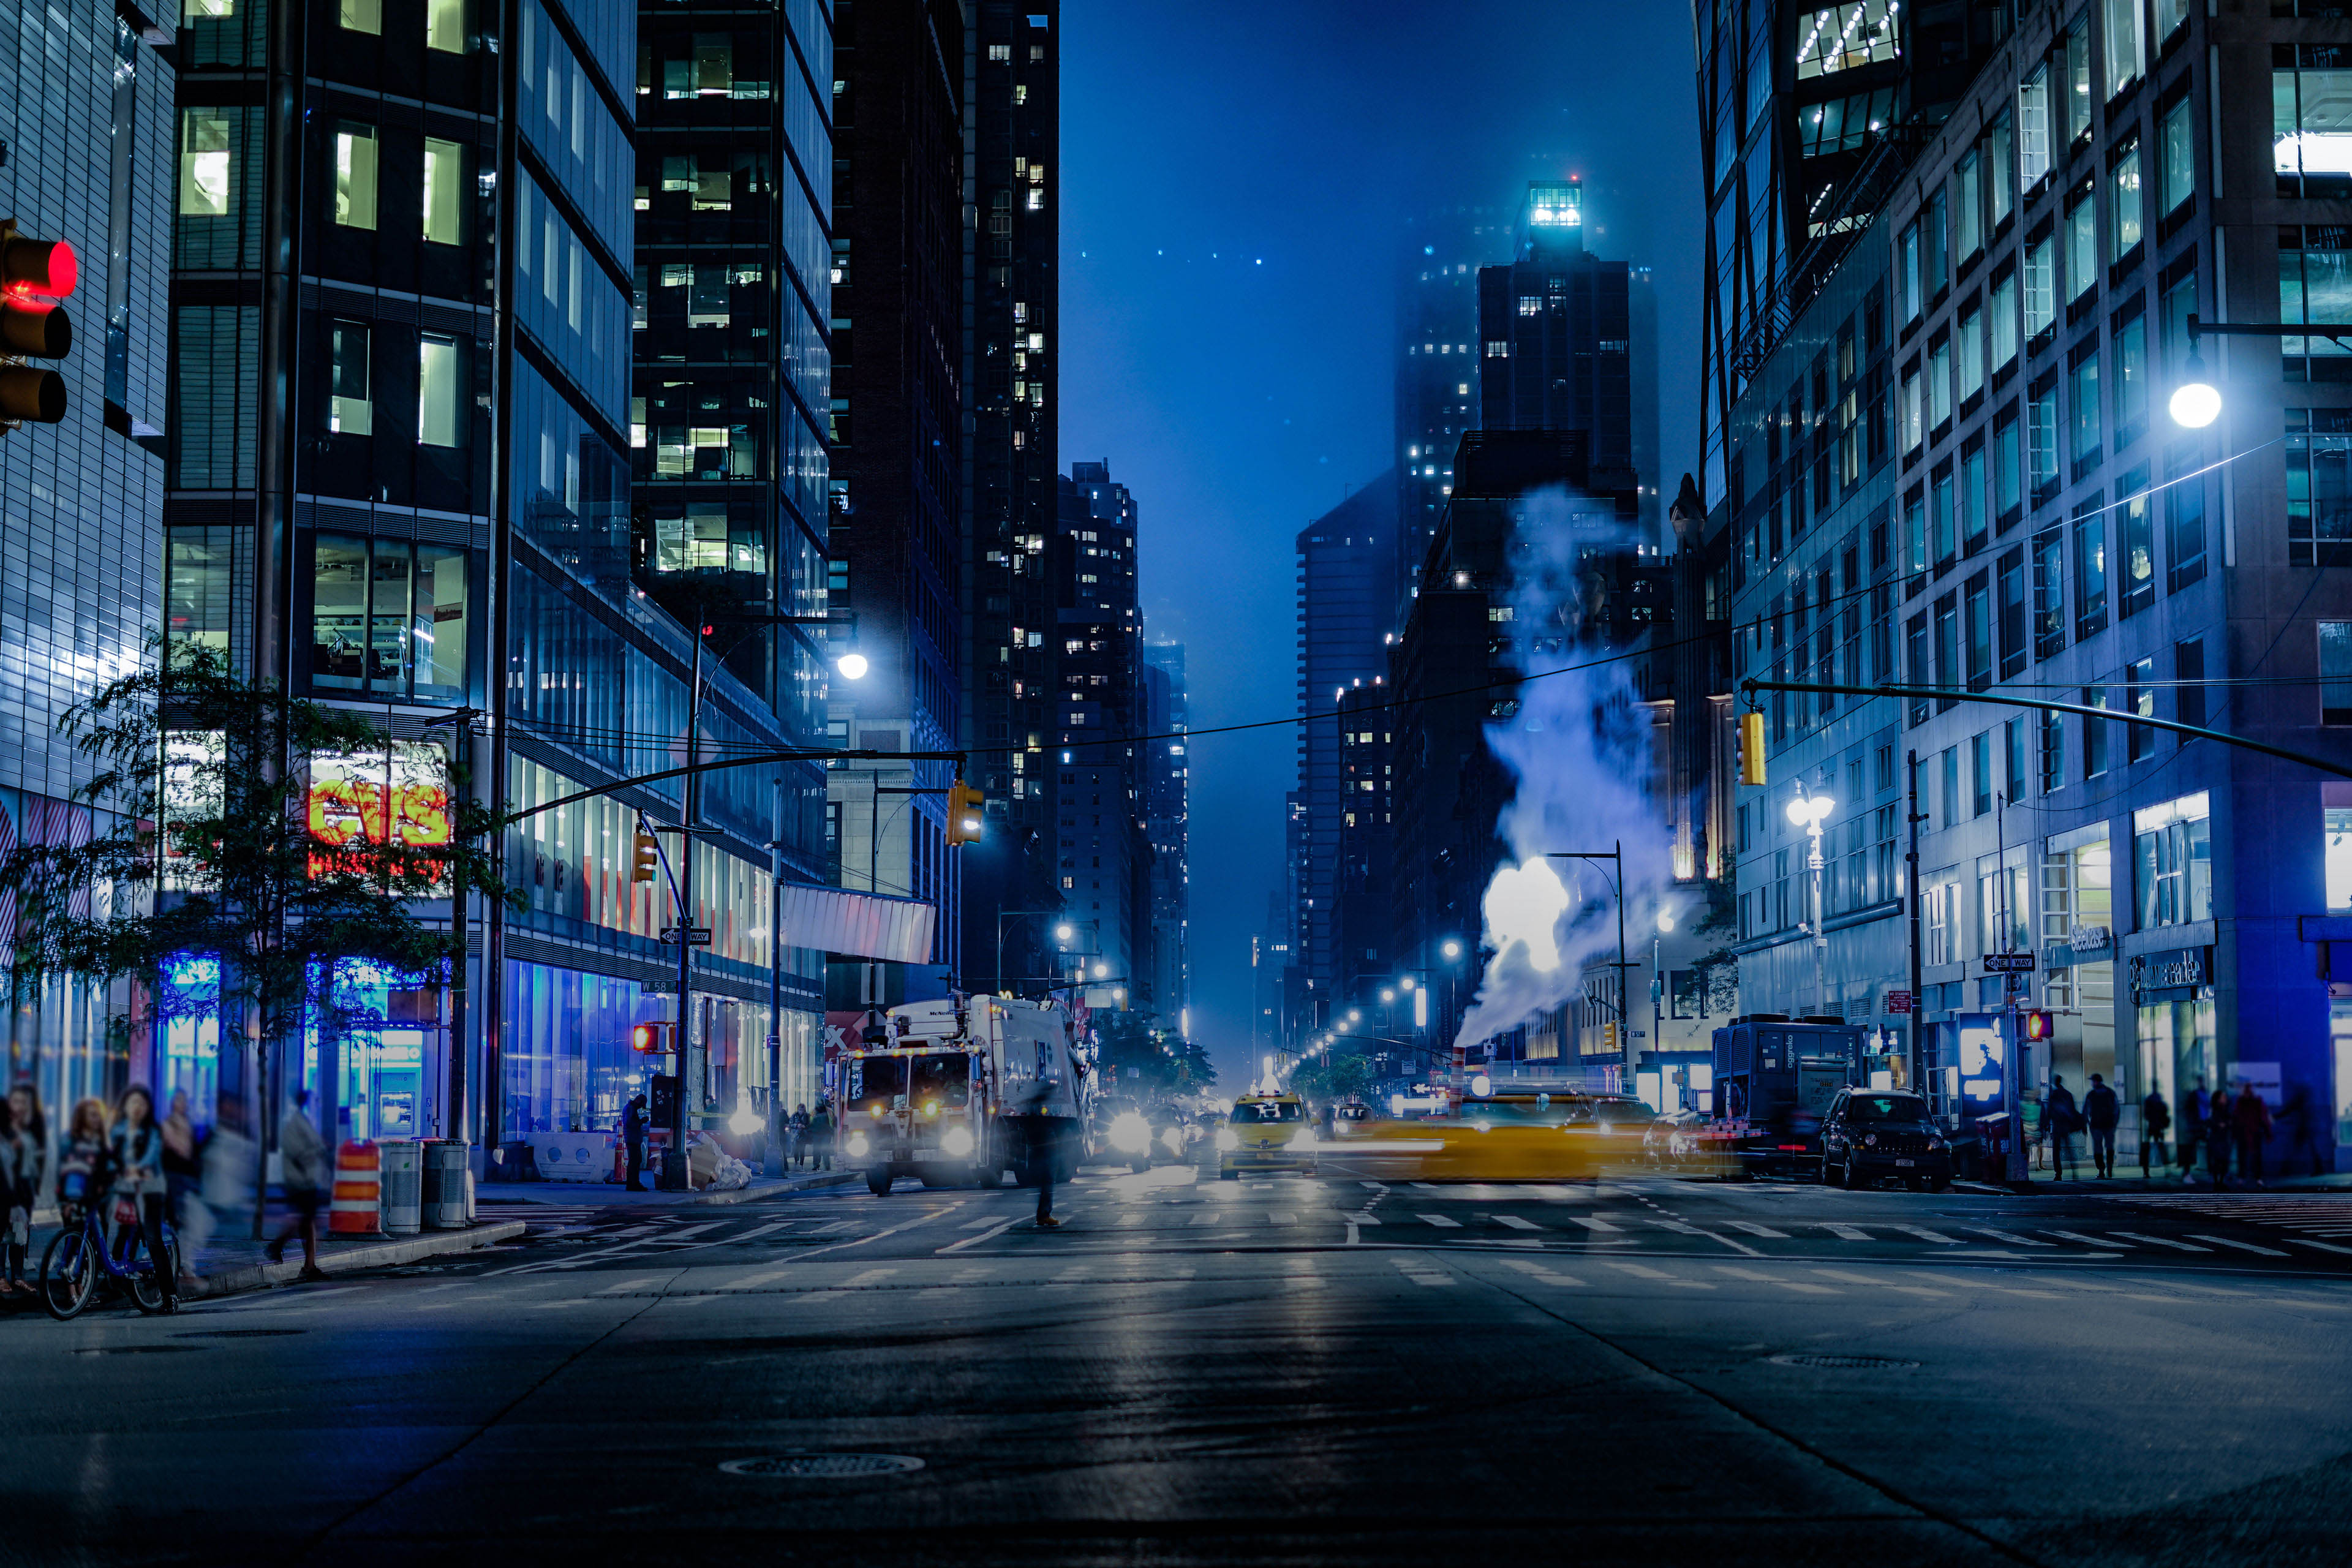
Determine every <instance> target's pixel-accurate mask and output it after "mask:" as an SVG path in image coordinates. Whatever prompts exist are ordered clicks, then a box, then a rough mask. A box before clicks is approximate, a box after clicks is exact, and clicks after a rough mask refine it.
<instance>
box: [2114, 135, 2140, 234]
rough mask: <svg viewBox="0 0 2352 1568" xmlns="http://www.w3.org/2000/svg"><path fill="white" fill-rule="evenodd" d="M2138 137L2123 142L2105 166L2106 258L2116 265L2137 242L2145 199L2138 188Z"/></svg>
mask: <svg viewBox="0 0 2352 1568" xmlns="http://www.w3.org/2000/svg"><path fill="white" fill-rule="evenodd" d="M2139 182H2140V174H2139V138H2138V137H2137V136H2135V137H2133V138H2132V139H2131V140H2130V141H2129V142H2125V143H2124V146H2123V150H2122V151H2121V152H2119V153H2116V155H2115V158H2114V160H2113V161H2112V162H2111V163H2109V164H2108V165H2107V259H2108V260H2109V261H2113V262H2120V261H2121V260H2123V258H2125V257H2126V256H2129V255H2130V254H2131V253H2132V250H2133V249H2134V247H2137V245H2138V244H2139V242H2140V226H2141V215H2142V212H2143V209H2144V201H2145V198H2144V197H2143V196H2142V195H2141V194H2140V188H2139Z"/></svg>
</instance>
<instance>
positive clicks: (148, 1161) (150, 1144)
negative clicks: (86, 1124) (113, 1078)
mask: <svg viewBox="0 0 2352 1568" xmlns="http://www.w3.org/2000/svg"><path fill="white" fill-rule="evenodd" d="M109 1142H110V1148H111V1151H112V1155H113V1165H114V1172H115V1176H114V1195H115V1196H117V1197H120V1198H128V1199H130V1200H131V1203H132V1204H133V1205H136V1208H137V1213H138V1220H137V1224H138V1227H139V1232H140V1234H141V1235H142V1236H143V1237H146V1240H147V1257H148V1258H149V1260H150V1261H151V1262H152V1263H153V1264H154V1266H155V1279H156V1280H157V1282H158V1283H160V1284H161V1285H162V1286H163V1310H165V1311H166V1312H170V1311H174V1310H177V1309H178V1307H179V1298H180V1271H179V1270H178V1269H177V1268H174V1267H173V1260H172V1258H171V1257H170V1255H168V1254H167V1253H165V1251H164V1250H163V1197H164V1193H165V1191H166V1188H165V1185H164V1181H163V1129H162V1128H161V1127H159V1126H157V1125H156V1124H155V1097H154V1096H153V1095H152V1094H151V1093H149V1092H148V1090H147V1089H146V1088H145V1086H144V1085H142V1084H135V1083H134V1084H132V1085H131V1087H130V1088H129V1089H124V1090H123V1091H122V1098H121V1100H119V1101H117V1102H116V1104H115V1111H114V1129H113V1131H112V1133H111V1135H110V1139H109ZM130 1239H131V1229H130V1227H129V1226H124V1227H123V1230H122V1233H121V1235H120V1236H118V1237H116V1238H115V1243H114V1246H115V1253H116V1256H117V1257H121V1256H122V1254H123V1253H124V1252H125V1251H126V1250H127V1245H128V1243H129V1241H130Z"/></svg>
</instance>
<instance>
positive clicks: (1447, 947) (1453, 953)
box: [1437, 937, 1462, 958]
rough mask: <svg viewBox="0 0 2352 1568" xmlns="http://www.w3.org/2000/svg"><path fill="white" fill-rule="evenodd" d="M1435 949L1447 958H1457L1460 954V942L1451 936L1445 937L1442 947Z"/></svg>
mask: <svg viewBox="0 0 2352 1568" xmlns="http://www.w3.org/2000/svg"><path fill="white" fill-rule="evenodd" d="M1437 951H1438V952H1442V953H1444V955H1445V956H1446V957H1448V958H1459V957H1461V956H1462V944H1461V943H1460V942H1456V941H1454V939H1453V938H1452V937H1447V938H1446V939H1445V944H1444V946H1443V947H1440V948H1439V949H1438V950H1437Z"/></svg>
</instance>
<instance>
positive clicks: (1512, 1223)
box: [1494, 1214, 1537, 1230]
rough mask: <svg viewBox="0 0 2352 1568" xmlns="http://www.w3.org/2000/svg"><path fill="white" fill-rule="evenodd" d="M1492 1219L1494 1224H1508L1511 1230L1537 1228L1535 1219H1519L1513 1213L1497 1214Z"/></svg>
mask: <svg viewBox="0 0 2352 1568" xmlns="http://www.w3.org/2000/svg"><path fill="white" fill-rule="evenodd" d="M1494 1220H1495V1223H1496V1225H1501V1226H1509V1227H1510V1228H1511V1229H1513V1230H1534V1229H1536V1228H1537V1226H1536V1222H1535V1221H1533V1220H1531V1219H1521V1218H1520V1217H1519V1216H1518V1215H1515V1214H1498V1215H1495V1216H1494Z"/></svg>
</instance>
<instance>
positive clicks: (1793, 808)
mask: <svg viewBox="0 0 2352 1568" xmlns="http://www.w3.org/2000/svg"><path fill="white" fill-rule="evenodd" d="M1797 792H1798V793H1797V798H1796V799H1794V800H1792V801H1790V803H1789V820H1790V823H1791V824H1793V825H1794V826H1798V827H1801V828H1803V829H1804V830H1805V836H1806V839H1807V841H1808V842H1807V848H1806V854H1805V868H1806V869H1807V870H1809V871H1811V872H1812V874H1813V875H1812V884H1813V919H1812V923H1811V927H1810V928H1809V929H1810V930H1811V932H1812V938H1813V1003H1814V1006H1815V1008H1816V1010H1817V1011H1820V1012H1822V1013H1827V1012H1828V1011H1829V1010H1830V987H1829V973H1828V963H1829V946H1830V939H1829V933H1828V932H1827V931H1823V930H1822V822H1823V821H1824V820H1825V819H1826V818H1827V817H1828V816H1829V815H1830V813H1831V812H1832V811H1835V810H1836V809H1837V802H1836V801H1835V800H1834V799H1832V797H1830V796H1828V795H1808V794H1806V793H1805V786H1804V785H1803V784H1799V785H1798V786H1797Z"/></svg>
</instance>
